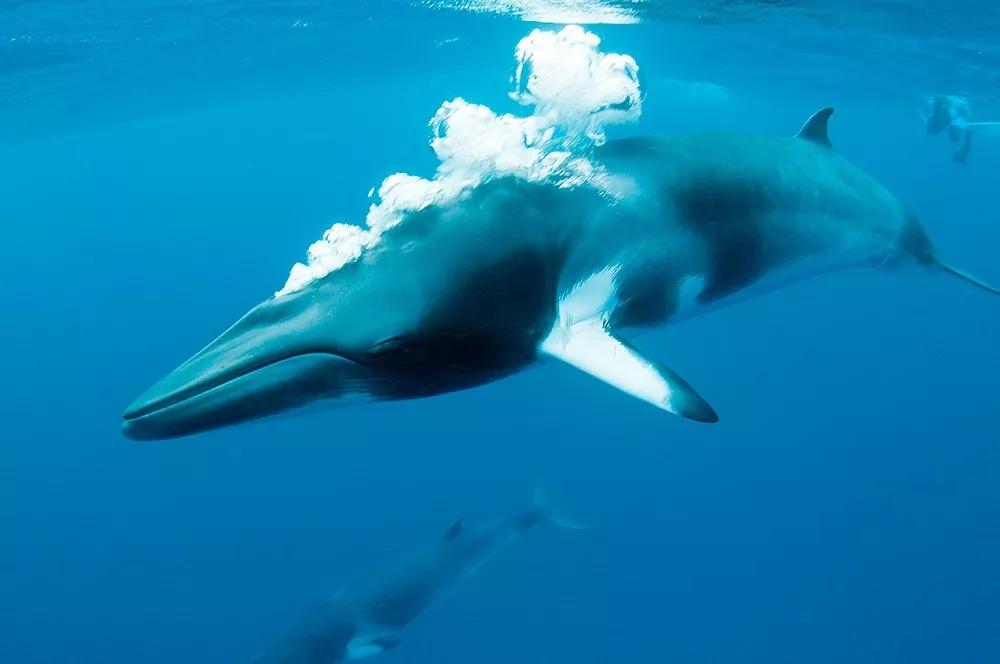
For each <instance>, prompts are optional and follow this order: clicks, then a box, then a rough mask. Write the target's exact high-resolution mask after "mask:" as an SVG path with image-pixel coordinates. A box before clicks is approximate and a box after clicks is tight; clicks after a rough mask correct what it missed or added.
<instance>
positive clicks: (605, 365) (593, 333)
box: [538, 265, 719, 422]
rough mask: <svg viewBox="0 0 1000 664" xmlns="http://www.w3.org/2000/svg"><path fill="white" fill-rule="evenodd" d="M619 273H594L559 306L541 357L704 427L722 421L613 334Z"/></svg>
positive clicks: (677, 381)
mask: <svg viewBox="0 0 1000 664" xmlns="http://www.w3.org/2000/svg"><path fill="white" fill-rule="evenodd" d="M619 270H620V266H617V265H613V266H609V267H606V268H604V269H603V270H601V271H599V272H596V273H594V274H592V275H591V276H589V277H587V278H586V279H584V280H583V281H581V282H580V283H579V284H577V285H576V286H575V287H574V288H573V289H571V290H570V292H569V293H568V294H567V295H566V296H565V297H564V298H562V299H561V300H560V301H559V308H558V317H557V319H556V322H555V324H554V325H553V326H552V330H551V331H550V332H549V334H548V336H546V337H545V340H544V341H542V343H541V344H540V345H539V348H538V350H539V352H540V353H542V354H544V355H548V356H550V357H554V358H556V359H558V360H562V361H563V362H565V363H566V364H569V365H571V366H574V367H576V368H577V369H580V370H581V371H584V372H586V373H588V374H590V375H591V376H593V377H595V378H597V379H598V380H602V381H604V382H605V383H608V384H609V385H612V386H614V387H617V388H618V389H619V390H621V391H622V392H625V393H626V394H631V395H632V396H634V397H636V398H637V399H641V400H643V401H645V402H646V403H649V404H652V405H654V406H656V407H657V408H659V409H661V410H665V411H667V412H669V413H674V414H675V415H681V416H683V417H686V418H689V419H693V420H697V421H700V422H717V421H718V419H719V418H718V415H716V414H715V411H714V410H713V409H712V407H711V406H710V405H709V404H708V403H707V402H706V401H705V400H704V399H703V398H702V397H701V396H700V395H698V393H697V392H695V391H694V390H693V389H692V388H691V386H690V385H688V384H687V382H686V381H685V380H684V379H683V378H681V377H680V376H678V375H677V374H676V373H674V372H673V371H671V370H670V369H668V368H667V367H664V366H661V365H659V364H656V363H655V362H651V361H650V360H648V359H646V358H645V357H643V356H642V354H641V353H639V352H638V351H636V350H635V349H634V348H632V347H631V346H629V345H628V344H626V343H625V342H623V341H621V340H620V339H618V338H616V337H615V336H614V335H613V334H611V332H609V331H608V321H609V319H610V314H611V313H612V312H613V311H614V307H615V306H616V305H617V303H618V297H617V292H616V283H615V282H616V278H617V275H618V272H619ZM696 286H697V284H696ZM700 291H701V288H700V287H699V288H698V292H700Z"/></svg>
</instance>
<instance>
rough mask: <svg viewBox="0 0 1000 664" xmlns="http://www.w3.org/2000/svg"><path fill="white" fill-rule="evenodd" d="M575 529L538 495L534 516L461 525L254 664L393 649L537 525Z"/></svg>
mask: <svg viewBox="0 0 1000 664" xmlns="http://www.w3.org/2000/svg"><path fill="white" fill-rule="evenodd" d="M545 523H552V524H554V525H556V526H559V527H564V528H573V529H579V528H581V527H582V526H579V525H577V524H575V523H573V522H572V521H569V520H567V519H566V518H565V517H562V516H560V515H559V514H557V513H556V512H554V511H553V510H552V509H551V507H549V505H548V501H547V499H546V497H545V495H544V493H542V492H541V491H540V490H537V491H536V492H535V505H534V507H533V508H532V509H530V510H527V511H525V512H521V513H520V514H515V515H514V516H512V517H510V518H508V519H505V520H503V521H501V522H499V523H496V524H494V525H492V526H489V527H486V528H467V527H466V526H465V523H464V521H463V520H462V519H459V520H457V521H455V523H454V524H452V526H451V527H450V528H449V529H448V531H447V532H445V534H444V536H443V537H441V539H440V540H439V541H437V542H434V543H432V544H431V545H430V546H428V547H426V548H424V549H420V550H418V551H415V552H413V553H411V554H410V555H408V556H405V557H403V558H401V559H400V560H398V561H396V562H395V564H393V565H390V566H389V567H386V568H385V569H382V570H379V571H377V572H375V573H374V574H371V575H369V576H368V577H365V578H364V579H362V580H360V581H359V582H357V583H355V584H353V585H352V586H350V587H349V588H347V589H346V590H344V591H343V592H341V593H339V594H337V595H336V596H335V597H334V598H333V599H331V600H330V601H328V602H325V603H323V604H321V605H319V606H317V607H314V608H313V609H312V610H310V611H308V612H307V613H306V614H305V615H304V616H303V617H302V619H301V620H300V621H299V623H298V624H297V625H296V626H295V627H294V628H293V629H292V630H291V631H289V632H288V633H287V634H285V636H283V637H282V638H281V639H280V640H278V641H277V642H276V643H275V644H274V645H272V646H271V647H270V648H268V650H267V652H265V653H264V654H263V655H262V656H261V657H259V658H257V659H256V660H254V664H335V663H336V662H343V661H348V660H354V659H359V658H362V657H367V656H369V655H377V654H379V653H382V652H385V651H386V650H390V649H392V648H395V647H396V646H397V645H399V642H400V633H401V631H402V630H403V628H405V627H406V626H407V625H409V624H410V622H412V621H413V620H414V619H415V618H416V617H417V616H419V615H420V614H421V613H423V612H424V610H426V609H427V607H428V606H430V605H431V604H432V603H434V602H435V601H436V600H437V599H439V598H440V597H441V595H442V594H444V593H445V592H446V591H447V590H449V589H451V588H452V587H453V586H454V585H455V584H457V583H458V582H459V581H461V580H462V579H464V578H466V577H468V576H469V575H470V574H472V573H474V572H475V571H476V570H478V569H479V568H480V567H481V566H482V565H483V563H485V562H486V561H487V560H489V558H490V557H492V556H493V555H494V554H495V553H497V552H498V551H499V550H501V549H502V548H504V547H505V546H506V545H508V544H510V543H512V542H514V541H515V540H517V539H518V538H519V537H520V536H521V535H523V534H524V533H526V532H527V531H529V530H531V529H533V528H535V527H536V526H538V525H541V524H545Z"/></svg>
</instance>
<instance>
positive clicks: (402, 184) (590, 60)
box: [275, 25, 642, 297]
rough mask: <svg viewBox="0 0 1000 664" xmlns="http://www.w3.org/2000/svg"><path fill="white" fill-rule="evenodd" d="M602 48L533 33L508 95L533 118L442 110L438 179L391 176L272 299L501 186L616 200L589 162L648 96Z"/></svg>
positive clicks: (520, 52) (567, 36)
mask: <svg viewBox="0 0 1000 664" xmlns="http://www.w3.org/2000/svg"><path fill="white" fill-rule="evenodd" d="M600 44H601V39H600V37H598V36H597V35H595V34H593V33H591V32H588V31H587V30H584V29H583V28H581V27H580V26H577V25H569V26H566V27H565V28H563V29H562V30H559V31H553V30H541V29H535V30H532V31H531V33H529V34H528V35H527V36H526V37H524V38H523V39H521V41H520V42H518V44H517V47H516V48H515V51H514V54H515V59H516V66H515V69H514V73H513V74H512V76H511V83H512V90H511V92H510V93H509V96H510V97H511V99H513V100H514V101H516V102H518V103H519V104H521V105H523V106H528V107H531V109H532V112H531V114H530V115H526V116H519V115H513V114H510V113H503V114H498V113H496V112H495V111H494V110H493V109H491V108H490V107H488V106H485V105H482V104H475V103H471V102H469V101H466V100H465V99H463V98H462V97H456V98H455V99H451V100H448V101H445V102H444V103H442V104H441V106H440V108H438V110H437V112H436V113H435V114H434V116H433V117H432V118H431V120H430V122H429V123H428V124H429V126H430V128H431V140H430V147H431V149H432V150H433V151H434V154H435V155H436V156H437V158H438V161H439V163H438V167H437V170H436V172H435V174H434V177H433V178H431V179H427V178H424V177H420V176H417V175H411V174H408V173H394V174H392V175H389V176H388V177H387V178H385V180H383V181H382V184H381V185H379V187H378V190H377V192H372V193H377V201H376V202H375V203H373V204H372V205H371V206H370V207H369V209H368V214H367V216H366V218H365V224H364V226H359V225H356V224H351V223H344V222H338V223H335V224H333V225H332V226H331V227H330V228H328V229H327V230H326V231H325V232H324V233H323V237H322V238H321V239H319V240H318V241H316V242H314V243H313V244H312V245H310V247H309V249H308V251H307V253H306V260H305V262H300V263H296V264H295V265H293V266H292V269H291V271H290V272H289V275H288V279H287V280H286V282H285V285H284V286H283V287H282V288H281V289H280V290H279V291H277V292H276V293H275V297H282V296H283V295H287V294H289V293H294V292H296V291H299V290H301V289H303V288H305V287H306V286H308V285H309V284H310V283H312V282H314V281H316V280H318V279H322V278H323V277H325V276H326V275H328V274H330V273H331V272H333V271H335V270H338V269H340V268H341V267H343V266H344V265H346V264H348V263H351V262H353V261H355V260H358V259H359V258H360V257H361V255H362V254H363V253H364V252H365V251H366V250H368V249H369V248H371V247H373V246H375V245H376V244H378V242H379V240H380V237H381V234H382V232H384V231H385V230H387V229H389V228H391V227H393V226H395V225H396V224H398V223H400V222H402V221H403V219H404V218H405V217H406V215H407V214H411V213H414V212H419V211H420V210H423V209H425V208H427V207H429V206H432V205H447V204H449V203H451V202H454V201H455V200H457V198H458V197H459V195H461V194H462V193H463V192H466V191H468V190H470V189H473V188H475V187H478V186H479V185H481V184H483V183H484V182H488V181H491V180H493V179H496V178H502V177H513V178H517V179H520V180H523V181H526V182H538V183H543V182H544V183H550V184H553V185H555V186H558V187H563V188H574V187H580V186H593V187H596V188H598V189H601V190H602V191H603V190H608V191H607V193H609V194H613V191H611V190H610V188H609V185H610V184H611V183H612V179H609V178H608V177H606V175H605V174H604V172H603V169H601V168H600V167H599V166H598V165H596V164H594V163H593V162H592V161H591V159H590V154H591V152H592V151H593V149H594V148H595V147H598V146H600V145H602V144H603V143H604V140H605V132H604V128H605V127H606V126H608V125H613V124H622V123H628V122H634V121H636V120H638V118H639V116H640V114H641V113H642V95H641V92H640V87H639V66H638V65H637V64H636V62H635V60H634V59H633V58H632V56H630V55H627V54H619V53H605V52H602V51H601V50H600V49H599V47H600Z"/></svg>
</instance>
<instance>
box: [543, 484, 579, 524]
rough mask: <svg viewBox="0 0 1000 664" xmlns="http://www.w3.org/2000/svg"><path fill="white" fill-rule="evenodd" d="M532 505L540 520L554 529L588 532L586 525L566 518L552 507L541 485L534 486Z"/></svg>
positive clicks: (564, 514) (568, 517) (565, 515)
mask: <svg viewBox="0 0 1000 664" xmlns="http://www.w3.org/2000/svg"><path fill="white" fill-rule="evenodd" d="M532 504H533V505H534V508H535V511H536V512H538V513H539V515H540V516H541V518H542V520H543V521H545V522H547V523H551V524H552V525H554V526H555V527H556V528H563V529H565V530H590V526H589V525H588V524H586V523H584V522H582V521H579V520H577V519H575V518H573V517H571V516H568V515H567V514H566V513H565V512H563V511H562V510H559V509H557V508H556V507H553V506H552V502H551V501H550V500H549V494H548V492H547V491H545V488H544V487H543V486H542V485H541V484H539V485H537V486H535V493H534V494H533V496H532Z"/></svg>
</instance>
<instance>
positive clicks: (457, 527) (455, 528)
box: [444, 517, 465, 542]
mask: <svg viewBox="0 0 1000 664" xmlns="http://www.w3.org/2000/svg"><path fill="white" fill-rule="evenodd" d="M464 530H465V526H464V525H462V517H458V518H457V519H455V523H453V524H451V527H450V528H448V530H447V531H445V534H444V541H445V542H449V541H451V540H453V539H455V538H456V537H458V536H459V535H461V534H462V531H464Z"/></svg>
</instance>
